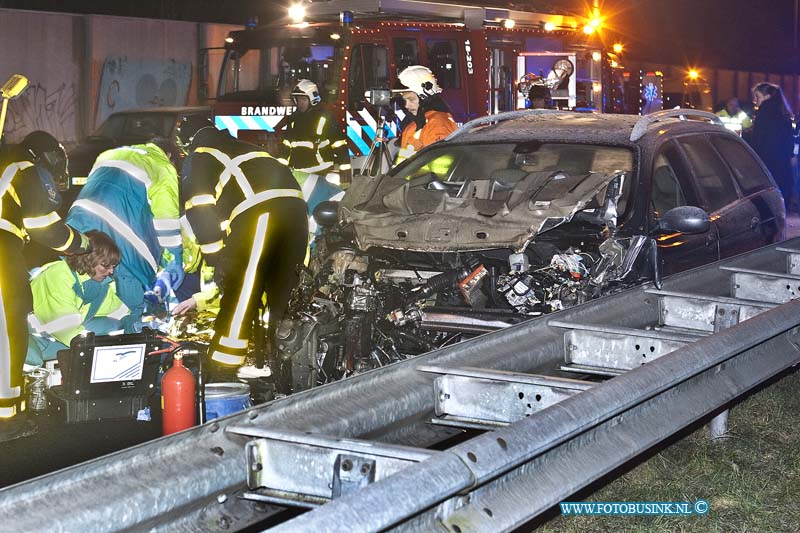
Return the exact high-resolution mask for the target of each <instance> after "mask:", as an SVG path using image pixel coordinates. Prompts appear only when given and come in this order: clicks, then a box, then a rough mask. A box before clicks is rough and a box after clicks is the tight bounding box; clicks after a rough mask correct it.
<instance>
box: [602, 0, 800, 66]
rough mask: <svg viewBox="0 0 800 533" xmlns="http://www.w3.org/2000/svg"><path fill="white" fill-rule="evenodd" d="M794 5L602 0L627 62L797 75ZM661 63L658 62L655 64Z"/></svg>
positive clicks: (783, 1) (790, 0) (786, 0)
mask: <svg viewBox="0 0 800 533" xmlns="http://www.w3.org/2000/svg"><path fill="white" fill-rule="evenodd" d="M794 4H795V1H794V0H768V1H767V0H761V1H753V0H607V1H606V2H605V6H604V12H606V13H608V14H610V15H611V19H610V20H609V22H610V24H611V25H612V26H613V27H614V28H615V29H617V30H618V31H619V32H620V34H621V35H622V40H623V41H624V42H626V43H627V44H628V50H629V52H630V54H631V56H632V57H636V58H637V59H650V60H653V61H659V60H660V61H663V62H665V63H673V64H687V65H697V66H717V67H722V68H739V69H742V70H753V71H763V72H767V71H769V72H782V73H796V72H797V65H798V63H797V55H798V54H797V52H798V51H797V49H795V48H794V26H793V22H792V21H793V17H794ZM658 58H661V59H658Z"/></svg>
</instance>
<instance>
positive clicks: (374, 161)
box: [361, 113, 392, 176]
mask: <svg viewBox="0 0 800 533" xmlns="http://www.w3.org/2000/svg"><path fill="white" fill-rule="evenodd" d="M387 140H388V137H387V135H386V115H385V114H383V113H381V115H380V119H379V120H378V127H377V129H376V130H375V139H374V140H373V141H372V146H371V147H370V149H369V154H367V158H366V159H365V160H364V164H363V165H361V175H362V176H364V175H368V176H379V175H381V174H384V173H386V172H387V171H388V170H389V169H390V168H392V157H391V156H390V155H389V147H388V146H387V144H386V143H387Z"/></svg>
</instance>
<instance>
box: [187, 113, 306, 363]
mask: <svg viewBox="0 0 800 533" xmlns="http://www.w3.org/2000/svg"><path fill="white" fill-rule="evenodd" d="M181 199H182V202H183V204H184V207H185V209H186V218H187V220H188V222H189V225H190V226H191V230H192V233H193V234H194V235H195V237H196V238H197V242H198V243H199V245H200V250H201V252H202V254H203V257H204V259H205V261H206V262H207V263H208V264H209V265H211V266H212V267H214V268H215V270H216V276H217V279H218V281H219V285H220V289H221V292H222V298H221V301H220V309H219V313H218V314H217V319H216V322H215V324H214V336H213V338H212V340H211V345H210V346H209V351H208V354H209V356H210V358H211V360H212V361H214V362H216V363H218V365H212V367H213V368H212V372H213V373H217V375H219V371H220V370H221V369H226V370H230V369H233V370H235V368H236V367H239V366H241V365H243V364H244V361H245V354H246V353H247V344H248V340H249V337H250V331H251V328H252V322H253V319H254V318H255V315H256V311H257V309H258V306H259V303H260V302H261V299H262V295H263V294H264V293H266V302H267V306H268V309H269V320H268V326H267V339H268V341H271V340H272V339H273V338H274V332H275V326H276V324H277V323H278V322H279V321H280V319H281V317H282V316H283V314H284V313H285V311H286V306H287V304H288V301H289V296H290V294H291V291H292V289H293V287H294V286H295V285H296V283H297V281H298V271H297V269H298V267H299V265H301V264H302V262H303V258H304V256H305V250H306V237H305V236H306V234H307V231H308V228H307V219H306V205H305V202H304V201H303V193H302V191H301V190H300V187H299V186H298V184H297V181H296V180H295V179H294V177H293V176H292V173H291V172H290V171H289V169H288V168H287V167H286V166H285V165H283V164H281V163H280V162H279V161H277V160H276V159H274V158H272V157H271V156H270V155H269V154H268V153H266V152H264V151H261V150H260V149H259V148H258V147H256V146H254V145H251V144H248V143H246V142H243V141H239V140H238V139H235V138H233V137H231V136H230V135H229V134H228V132H227V131H220V130H217V129H215V128H213V127H209V128H204V129H201V130H200V131H198V132H197V134H196V135H195V136H194V139H193V140H192V145H191V150H190V154H189V156H188V157H187V159H186V161H185V162H184V164H183V171H182V182H181ZM223 372H224V371H223ZM223 375H225V374H224V373H223Z"/></svg>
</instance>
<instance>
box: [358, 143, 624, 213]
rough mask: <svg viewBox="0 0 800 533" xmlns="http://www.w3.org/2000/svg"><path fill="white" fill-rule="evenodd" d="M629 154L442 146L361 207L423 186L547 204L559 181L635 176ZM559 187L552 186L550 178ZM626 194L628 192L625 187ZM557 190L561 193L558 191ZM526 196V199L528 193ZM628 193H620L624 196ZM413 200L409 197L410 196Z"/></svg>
mask: <svg viewBox="0 0 800 533" xmlns="http://www.w3.org/2000/svg"><path fill="white" fill-rule="evenodd" d="M633 160H634V157H633V151H632V150H631V149H629V148H624V147H619V146H605V145H593V144H567V143H547V142H544V143H543V142H538V141H533V142H525V143H496V144H451V143H446V144H442V145H441V146H440V147H433V148H431V149H429V150H427V151H425V152H422V153H420V154H419V155H417V156H416V157H413V158H411V159H409V160H408V161H407V162H406V164H404V165H401V166H399V167H397V168H396V169H394V170H393V171H391V172H390V173H389V174H387V175H385V176H383V177H382V178H380V180H381V181H380V182H379V183H378V184H377V186H376V187H375V189H374V191H373V194H372V195H371V197H370V199H369V200H368V201H367V202H366V204H363V205H362V206H361V208H362V209H366V210H369V211H372V210H382V208H383V207H385V206H386V205H388V204H387V201H386V198H385V197H386V196H388V195H396V194H397V191H398V190H399V189H400V188H403V187H405V185H406V184H408V189H414V188H418V187H424V188H426V189H428V190H438V191H445V192H447V194H448V196H449V197H450V198H464V199H466V198H468V197H472V198H481V199H485V200H497V199H502V200H505V199H508V198H511V196H512V193H513V191H514V190H519V192H520V193H525V195H526V198H527V199H530V200H534V201H535V200H549V199H552V198H546V197H547V196H548V194H550V195H554V194H563V193H564V191H565V190H572V189H574V187H572V188H570V189H565V188H564V184H565V183H567V182H564V181H563V178H562V176H563V177H567V178H568V182H572V183H574V184H575V186H577V184H578V183H580V182H581V181H583V180H585V179H587V178H589V177H590V176H592V175H597V174H603V175H614V174H622V173H624V174H627V175H628V180H626V181H628V182H630V181H629V180H630V179H631V172H632V171H633ZM554 176H556V178H555V181H559V182H560V183H559V186H558V187H555V186H550V185H551V182H553V181H554V180H552V179H551V178H553V177H554ZM626 189H627V187H626ZM559 191H560V192H559ZM528 192H530V194H527V193H528ZM626 192H627V191H623V198H621V200H622V201H623V202H624V195H625V193H626ZM408 200H409V201H411V195H409V196H408Z"/></svg>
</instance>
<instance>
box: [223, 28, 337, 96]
mask: <svg viewBox="0 0 800 533" xmlns="http://www.w3.org/2000/svg"><path fill="white" fill-rule="evenodd" d="M261 44H262V46H261V47H259V48H231V49H228V50H227V51H226V53H225V58H224V60H223V63H222V69H221V72H220V80H219V91H218V98H219V99H220V100H228V101H231V100H242V99H247V100H258V101H259V102H261V103H264V104H268V105H284V106H286V105H292V100H291V96H290V93H291V90H292V87H293V86H294V85H295V83H297V80H300V79H309V80H311V81H313V82H314V83H316V84H317V86H319V87H320V89H322V88H323V87H325V85H326V83H327V82H328V81H329V80H331V78H332V77H333V76H334V72H333V70H334V69H333V61H334V46H333V45H331V44H305V43H301V42H298V43H296V44H294V43H293V44H289V45H286V44H281V45H274V46H270V45H269V44H265V43H261Z"/></svg>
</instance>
